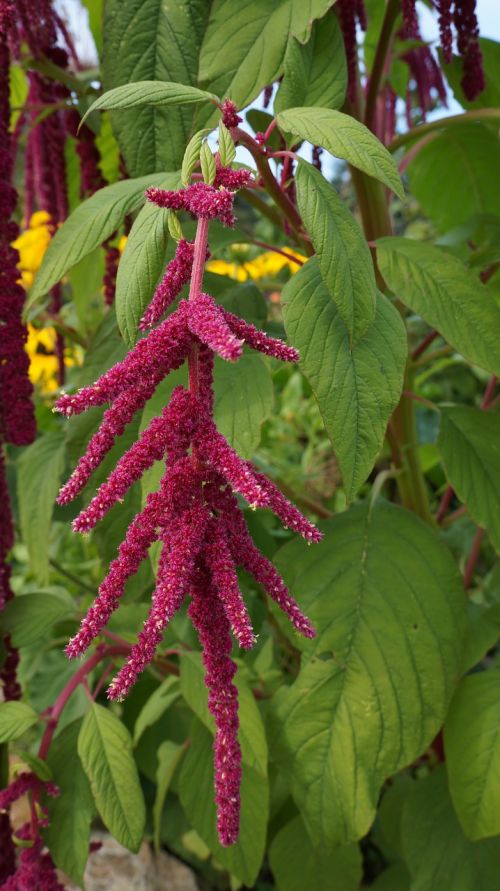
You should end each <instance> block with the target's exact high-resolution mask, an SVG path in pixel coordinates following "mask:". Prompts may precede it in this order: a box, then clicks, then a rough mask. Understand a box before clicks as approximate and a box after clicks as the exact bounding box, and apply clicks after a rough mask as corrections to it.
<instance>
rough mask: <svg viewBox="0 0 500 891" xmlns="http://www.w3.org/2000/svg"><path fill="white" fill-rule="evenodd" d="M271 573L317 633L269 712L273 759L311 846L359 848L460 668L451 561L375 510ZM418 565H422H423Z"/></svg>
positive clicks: (433, 540) (423, 536)
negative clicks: (388, 785)
mask: <svg viewBox="0 0 500 891" xmlns="http://www.w3.org/2000/svg"><path fill="white" fill-rule="evenodd" d="M325 531H326V534H325V539H324V541H323V542H322V543H321V544H320V545H315V546H314V547H311V548H308V547H307V545H305V546H303V544H302V542H299V541H294V542H291V543H290V544H287V545H286V546H285V547H284V548H283V549H282V550H281V551H280V552H279V553H278V555H277V558H276V564H277V566H278V569H279V570H280V571H281V572H282V573H283V575H284V578H285V581H286V582H287V584H288V585H289V586H290V589H291V591H292V592H293V594H294V596H295V597H296V598H297V600H298V602H299V603H300V605H301V607H302V608H303V609H304V611H305V612H306V613H307V614H308V615H309V616H310V617H311V619H312V621H313V622H314V624H315V626H316V627H317V629H318V637H317V639H316V641H315V642H311V643H310V644H308V645H306V647H305V648H306V650H307V653H308V654H309V656H310V658H309V659H308V661H306V662H305V663H304V664H303V667H302V668H301V671H300V674H299V676H298V678H297V680H296V681H295V682H294V684H293V685H292V686H291V687H290V688H288V689H287V690H284V691H283V692H281V693H280V696H279V698H278V704H277V731H276V733H277V751H278V755H279V758H280V760H281V761H282V767H283V769H284V770H285V771H286V772H287V776H289V777H290V782H291V788H292V794H293V796H294V799H295V801H296V804H297V806H298V808H299V810H300V813H301V816H302V819H303V820H304V822H305V823H306V825H307V827H308V830H309V833H310V835H311V837H312V838H314V839H315V840H317V843H318V844H319V843H320V841H321V840H324V841H325V843H328V844H343V843H344V844H345V843H347V842H350V841H354V840H356V839H358V838H361V837H362V836H363V835H365V833H366V832H367V831H368V829H369V828H370V825H371V823H372V821H373V818H374V816H375V810H376V806H377V801H378V798H379V794H380V789H381V786H382V784H383V782H384V781H385V779H386V778H387V777H389V776H392V775H393V774H394V773H396V772H397V771H398V770H400V769H402V768H403V767H405V766H406V765H408V764H411V763H412V762H413V761H414V760H415V758H416V757H417V756H418V755H420V754H421V753H422V752H424V751H425V750H426V748H427V746H428V745H429V744H430V742H431V741H432V739H433V738H434V736H435V735H436V733H437V731H438V730H439V728H440V726H441V725H442V723H443V720H444V717H445V715H446V711H447V708H448V703H449V701H450V698H451V694H452V692H453V688H454V686H455V683H456V681H457V679H458V674H459V672H460V668H461V658H462V645H463V638H464V632H465V598H464V594H463V588H462V583H461V577H460V575H459V572H458V569H457V567H456V564H455V561H454V560H453V558H452V557H451V555H450V553H449V552H448V550H447V549H446V547H445V546H444V545H443V544H442V542H441V541H440V539H439V538H438V537H437V535H436V534H435V533H434V532H433V531H432V530H431V529H430V528H429V527H428V526H427V525H426V524H425V523H423V522H422V521H421V520H419V519H418V518H417V517H416V516H415V515H414V514H412V513H410V512H409V511H406V510H403V509H402V508H400V507H396V506H394V505H391V504H389V503H386V502H384V501H376V502H375V503H374V504H373V505H372V506H371V507H370V505H368V504H366V503H365V504H362V505H359V506H358V507H354V508H352V509H351V510H349V511H347V512H346V513H343V514H340V515H339V516H337V517H336V518H335V519H334V520H333V521H331V522H329V523H328V524H327V525H326V526H325ZM424 555H425V559H424Z"/></svg>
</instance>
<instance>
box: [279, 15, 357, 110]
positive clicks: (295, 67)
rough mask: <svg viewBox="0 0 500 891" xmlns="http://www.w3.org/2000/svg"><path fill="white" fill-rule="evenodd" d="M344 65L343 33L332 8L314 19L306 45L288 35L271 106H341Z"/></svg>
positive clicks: (344, 87)
mask: <svg viewBox="0 0 500 891" xmlns="http://www.w3.org/2000/svg"><path fill="white" fill-rule="evenodd" d="M346 85H347V67H346V60H345V50H344V41H343V39H342V32H341V30H340V25H339V23H338V19H337V16H336V14H335V12H334V11H331V12H328V13H327V14H326V15H325V17H324V18H323V19H322V20H321V21H320V22H315V23H314V25H313V27H312V31H311V37H310V38H309V40H308V42H307V43H306V44H303V43H301V42H300V41H299V40H297V39H296V38H295V37H290V40H289V41H288V46H287V49H286V55H285V62H284V77H283V80H282V81H281V84H280V87H279V90H278V93H277V95H276V99H275V102H274V109H275V111H276V112H279V111H284V110H285V108H293V107H297V106H304V105H309V106H311V105H319V106H323V107H324V108H340V107H341V106H342V105H343V104H344V99H345V91H346Z"/></svg>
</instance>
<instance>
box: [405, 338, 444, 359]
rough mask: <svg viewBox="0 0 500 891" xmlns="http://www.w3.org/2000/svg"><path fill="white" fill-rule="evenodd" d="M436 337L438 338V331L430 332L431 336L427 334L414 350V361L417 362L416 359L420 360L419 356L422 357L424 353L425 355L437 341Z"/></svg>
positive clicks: (412, 355)
mask: <svg viewBox="0 0 500 891" xmlns="http://www.w3.org/2000/svg"><path fill="white" fill-rule="evenodd" d="M436 337H438V332H437V331H430V332H429V334H426V336H425V337H424V339H423V340H422V341H421V342H420V343H419V345H418V346H417V347H416V348H415V349H414V350H413V353H412V354H411V358H412V360H413V361H415V359H418V358H419V356H421V355H422V353H425V351H426V349H427V347H428V346H430V345H431V343H432V342H433V341H434V340H435V339H436Z"/></svg>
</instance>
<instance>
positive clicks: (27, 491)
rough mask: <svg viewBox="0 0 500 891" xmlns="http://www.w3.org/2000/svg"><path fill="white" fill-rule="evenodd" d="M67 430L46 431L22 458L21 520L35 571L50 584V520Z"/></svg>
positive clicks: (62, 464)
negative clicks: (65, 431)
mask: <svg viewBox="0 0 500 891" xmlns="http://www.w3.org/2000/svg"><path fill="white" fill-rule="evenodd" d="M64 461H65V447H64V433H63V431H62V430H56V431H54V432H52V433H45V434H44V435H43V436H41V437H40V438H39V439H37V440H36V442H34V443H33V444H32V445H30V446H28V448H27V449H25V450H24V451H23V453H22V455H21V457H20V458H19V461H18V465H17V468H18V472H17V493H18V499H19V520H20V524H21V532H22V536H23V539H24V542H25V544H26V546H27V548H28V555H29V559H30V566H31V570H32V572H33V575H34V576H35V577H36V578H37V580H38V581H39V582H40V584H46V583H47V581H48V575H49V554H48V550H49V541H50V524H51V519H52V513H53V510H54V504H55V500H56V496H57V493H58V491H59V485H60V480H61V474H62V472H63V469H64Z"/></svg>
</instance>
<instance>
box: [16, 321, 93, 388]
mask: <svg viewBox="0 0 500 891" xmlns="http://www.w3.org/2000/svg"><path fill="white" fill-rule="evenodd" d="M56 339H57V332H56V329H55V328H53V327H51V326H49V327H47V328H35V327H34V326H33V325H28V339H27V341H26V352H27V353H28V356H29V357H30V367H29V376H30V380H31V382H32V384H34V385H35V386H36V387H37V388H38V389H39V390H40V393H41V395H42V396H47V395H48V394H50V393H54V391H55V390H57V388H58V386H59V385H58V382H57V371H58V362H57V356H56V353H55V349H56ZM82 360H83V352H82V351H80V350H79V348H78V347H76V348H72V349H66V350H65V351H64V364H65V366H66V368H70V367H71V366H73V365H75V364H78V365H81V364H82Z"/></svg>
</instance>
